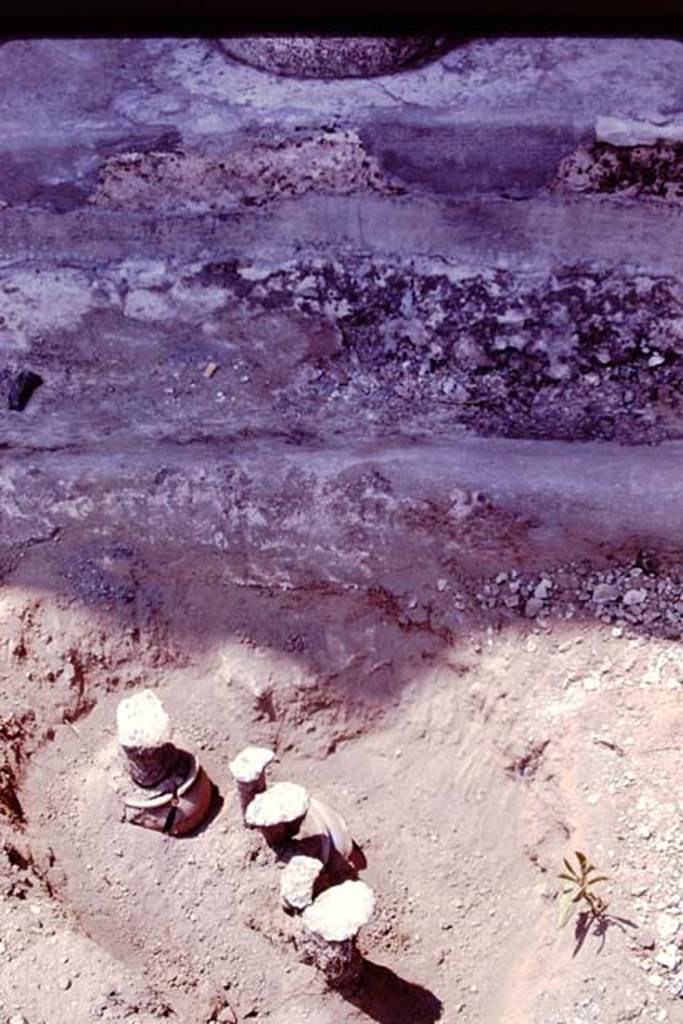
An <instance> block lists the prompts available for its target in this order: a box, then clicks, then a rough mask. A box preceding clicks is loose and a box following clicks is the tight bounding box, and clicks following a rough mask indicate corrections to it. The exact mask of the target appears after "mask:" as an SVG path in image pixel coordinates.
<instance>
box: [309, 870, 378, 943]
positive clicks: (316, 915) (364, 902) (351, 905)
mask: <svg viewBox="0 0 683 1024" xmlns="http://www.w3.org/2000/svg"><path fill="white" fill-rule="evenodd" d="M374 907H375V894H374V893H373V891H372V889H371V888H370V887H369V886H368V885H366V884H365V882H359V881H353V882H342V884H341V885H335V886H333V887H332V888H331V889H326V890H325V892H323V893H321V895H320V896H318V898H317V899H316V900H315V902H314V903H312V904H311V906H310V907H308V908H307V909H306V910H304V913H303V923H304V925H305V926H306V928H308V930H309V931H311V932H313V933H314V934H315V935H319V936H320V937H321V938H322V939H325V940H326V941H327V942H346V941H348V940H349V939H352V938H354V937H355V936H356V935H357V934H358V932H359V930H360V929H361V928H362V927H363V925H365V924H367V923H368V921H369V920H370V918H371V916H372V912H373V910H374Z"/></svg>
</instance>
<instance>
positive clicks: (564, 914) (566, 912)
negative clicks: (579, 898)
mask: <svg viewBox="0 0 683 1024" xmlns="http://www.w3.org/2000/svg"><path fill="white" fill-rule="evenodd" d="M576 910H577V907H576V903H575V901H574V900H572V899H571V898H570V894H569V893H563V894H562V896H560V906H559V914H558V919H557V920H558V924H559V926H560V928H564V926H565V925H566V924H567V922H568V921H570V920H571V919H572V917H573V916H574V913H575V911H576Z"/></svg>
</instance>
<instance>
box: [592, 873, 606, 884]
mask: <svg viewBox="0 0 683 1024" xmlns="http://www.w3.org/2000/svg"><path fill="white" fill-rule="evenodd" d="M596 882H609V875H598V876H597V878H591V880H590V882H589V883H588V884H589V885H595V883H596Z"/></svg>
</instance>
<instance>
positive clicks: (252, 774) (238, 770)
mask: <svg viewBox="0 0 683 1024" xmlns="http://www.w3.org/2000/svg"><path fill="white" fill-rule="evenodd" d="M274 757H275V754H274V752H273V751H272V750H270V749H269V748H268V747H245V748H244V750H241V751H240V753H239V754H238V755H237V757H236V758H234V760H232V761H231V762H230V764H229V765H228V767H229V768H230V771H231V772H232V776H233V778H234V779H235V780H236V781H237V782H255V781H256V780H257V779H258V778H259V777H260V775H261V774H262V772H263V771H264V769H265V768H267V767H268V765H269V764H270V762H271V761H272V760H273V758H274Z"/></svg>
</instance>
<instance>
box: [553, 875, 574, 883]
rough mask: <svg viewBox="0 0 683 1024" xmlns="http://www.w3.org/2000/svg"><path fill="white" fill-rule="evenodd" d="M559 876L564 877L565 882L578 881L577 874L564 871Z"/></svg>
mask: <svg viewBox="0 0 683 1024" xmlns="http://www.w3.org/2000/svg"><path fill="white" fill-rule="evenodd" d="M557 877H558V878H562V879H564V881H565V882H574V883H576V882H577V881H578V879H577V877H576V875H565V874H564V873H562V874H561V875H558V876H557Z"/></svg>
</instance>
